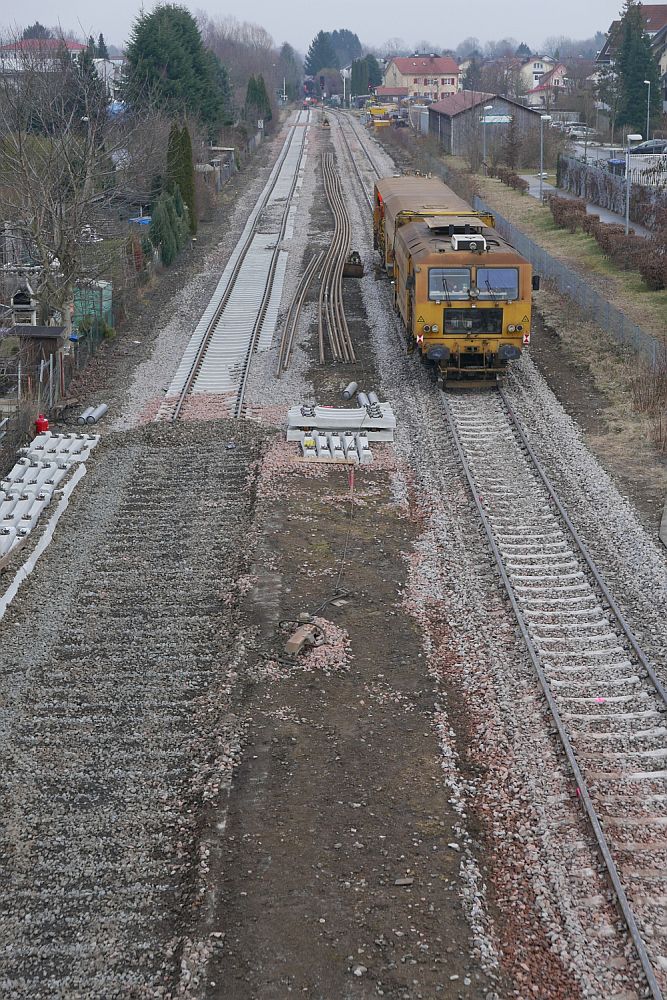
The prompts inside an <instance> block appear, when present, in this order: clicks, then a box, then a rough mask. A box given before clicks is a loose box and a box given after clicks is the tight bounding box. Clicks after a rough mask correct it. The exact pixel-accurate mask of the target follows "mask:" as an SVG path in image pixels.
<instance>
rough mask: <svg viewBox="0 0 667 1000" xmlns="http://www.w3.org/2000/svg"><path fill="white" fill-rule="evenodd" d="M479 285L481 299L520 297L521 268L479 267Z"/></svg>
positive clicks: (512, 298)
mask: <svg viewBox="0 0 667 1000" xmlns="http://www.w3.org/2000/svg"><path fill="white" fill-rule="evenodd" d="M477 287H478V288H479V297H480V299H499V300H500V299H506V300H509V301H510V302H513V301H514V300H515V299H518V298H519V270H518V268H516V267H478V268H477Z"/></svg>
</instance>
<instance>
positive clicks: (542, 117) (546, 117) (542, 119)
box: [540, 115, 551, 204]
mask: <svg viewBox="0 0 667 1000" xmlns="http://www.w3.org/2000/svg"><path fill="white" fill-rule="evenodd" d="M550 121H551V115H540V204H542V183H543V180H544V178H543V176H542V175H543V173H544V123H545V122H550Z"/></svg>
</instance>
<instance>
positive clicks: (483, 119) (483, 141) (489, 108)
mask: <svg viewBox="0 0 667 1000" xmlns="http://www.w3.org/2000/svg"><path fill="white" fill-rule="evenodd" d="M487 111H493V104H485V105H484V117H483V118H482V165H483V167H484V176H485V177H486V112H487ZM439 118H440V116H439V115H438V119H439Z"/></svg>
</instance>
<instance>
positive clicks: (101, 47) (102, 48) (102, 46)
mask: <svg viewBox="0 0 667 1000" xmlns="http://www.w3.org/2000/svg"><path fill="white" fill-rule="evenodd" d="M97 58H98V59H108V58H109V50H108V48H107V43H106V42H105V41H104V35H103V34H102V33H101V32H100V37H99V38H98V39H97Z"/></svg>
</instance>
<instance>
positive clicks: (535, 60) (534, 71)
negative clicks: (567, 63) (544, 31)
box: [520, 56, 556, 91]
mask: <svg viewBox="0 0 667 1000" xmlns="http://www.w3.org/2000/svg"><path fill="white" fill-rule="evenodd" d="M555 65H556V60H555V59H552V58H551V56H531V57H530V59H525V60H524V61H523V62H522V63H521V74H520V75H521V86H522V89H524V91H529V90H533V88H534V87H537V85H538V84H539V83H540V81H541V80H542V77H543V76H544V75H545V73H550V72H551V70H552V69H554V67H555Z"/></svg>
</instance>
